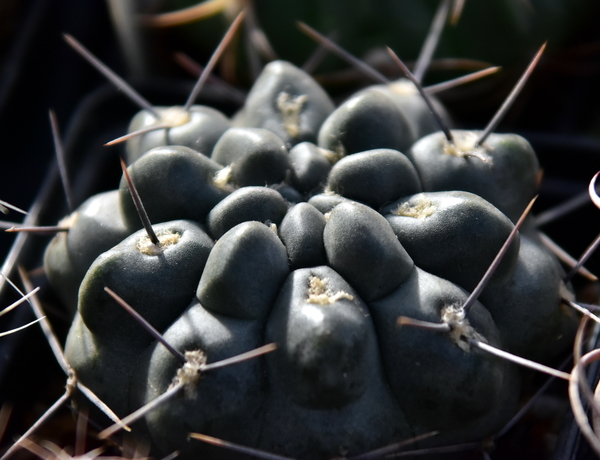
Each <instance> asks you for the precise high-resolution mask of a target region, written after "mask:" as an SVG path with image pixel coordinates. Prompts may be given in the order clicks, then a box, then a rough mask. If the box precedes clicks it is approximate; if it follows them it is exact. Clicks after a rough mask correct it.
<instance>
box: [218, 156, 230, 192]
mask: <svg viewBox="0 0 600 460" xmlns="http://www.w3.org/2000/svg"><path fill="white" fill-rule="evenodd" d="M232 167H233V163H231V164H230V165H229V166H225V167H224V168H223V169H219V170H218V171H217V172H216V173H215V176H214V177H213V184H215V186H216V187H218V188H220V189H221V190H225V191H231V190H233V188H232V187H231V179H232V178H233V172H232Z"/></svg>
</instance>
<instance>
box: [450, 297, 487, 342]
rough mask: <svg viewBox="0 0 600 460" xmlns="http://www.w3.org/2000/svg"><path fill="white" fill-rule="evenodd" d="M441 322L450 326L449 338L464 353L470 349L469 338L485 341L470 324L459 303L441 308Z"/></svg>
mask: <svg viewBox="0 0 600 460" xmlns="http://www.w3.org/2000/svg"><path fill="white" fill-rule="evenodd" d="M442 322H443V323H444V324H447V325H448V326H450V333H449V334H450V338H451V339H452V341H453V342H454V343H455V344H456V345H458V348H460V349H461V350H462V351H464V352H465V353H469V352H470V351H471V345H470V344H469V339H474V340H477V341H479V342H483V343H487V340H486V339H485V337H483V336H482V335H481V334H479V333H478V332H477V331H476V330H475V329H474V328H473V326H471V324H470V323H469V320H468V319H467V318H466V317H465V310H464V309H463V308H462V306H461V305H449V306H447V307H444V308H442Z"/></svg>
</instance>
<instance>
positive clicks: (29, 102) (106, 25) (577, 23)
mask: <svg viewBox="0 0 600 460" xmlns="http://www.w3.org/2000/svg"><path fill="white" fill-rule="evenodd" d="M146 3H148V4H150V3H151V2H146ZM154 3H156V2H154ZM179 3H181V2H179ZM255 3H256V10H257V14H258V19H259V21H260V23H261V24H262V25H263V26H264V28H265V31H266V33H267V36H268V37H269V38H270V39H271V41H272V42H273V47H274V48H275V51H276V52H277V53H278V54H279V55H280V56H281V57H283V58H285V59H289V60H291V61H292V62H294V63H295V64H297V65H301V64H302V62H303V61H304V59H306V58H307V57H308V55H309V54H310V53H311V51H312V50H313V49H314V47H315V45H314V43H313V42H311V41H310V40H309V39H308V38H306V37H305V36H303V35H302V34H301V33H300V32H299V31H298V30H297V29H296V28H295V26H294V23H293V19H297V18H300V19H303V20H304V21H306V22H307V23H309V24H310V25H312V26H313V27H315V28H316V29H318V30H320V31H321V32H323V33H329V32H330V31H333V30H337V31H338V32H339V33H340V35H339V36H340V39H339V41H340V43H341V44H342V45H344V46H345V47H346V48H347V49H348V50H349V51H351V52H353V53H355V54H357V55H359V56H364V55H365V54H366V53H368V52H369V51H372V50H373V48H374V47H376V46H378V45H382V44H389V45H391V46H392V47H393V48H394V49H395V50H396V51H397V52H398V54H399V55H400V56H401V57H403V58H404V59H405V60H407V61H410V60H414V59H415V58H416V55H417V53H418V50H419V48H420V46H421V43H422V41H423V37H424V36H425V34H426V32H427V28H428V25H429V22H430V20H431V17H432V15H433V12H434V11H435V8H436V5H437V2H436V1H434V0H429V1H425V0H423V1H417V0H411V1H405V2H401V1H398V2H394V1H387V2H386V1H383V0H379V1H377V2H365V1H357V0H356V1H350V2H346V3H344V2H340V1H335V0H329V1H321V2H313V1H308V0H307V1H305V2H282V1H274V0H256V2H255ZM175 4H177V2H173V5H175ZM482 5H483V6H482ZM175 6H176V5H175ZM171 7H172V6H171ZM530 7H531V8H530ZM149 8H156V7H155V6H153V5H150V6H149ZM165 8H170V7H165ZM411 8H412V9H411ZM407 11H408V12H407ZM599 17H600V3H598V2H596V1H591V0H573V1H570V2H569V1H566V0H565V1H562V2H561V1H545V0H544V1H542V0H540V1H533V0H532V1H528V0H497V1H489V2H488V1H486V2H481V1H476V0H468V1H467V3H466V6H465V10H464V16H463V18H462V19H461V22H460V23H459V25H458V26H457V27H456V28H454V29H451V30H448V31H447V32H445V33H444V36H443V37H442V42H441V45H440V47H439V50H438V52H437V53H436V56H439V57H457V58H468V59H476V60H480V61H485V62H489V63H490V64H494V65H502V66H503V71H502V72H501V73H500V74H498V75H496V76H494V77H490V78H489V79H487V80H486V81H482V82H479V83H476V84H473V85H469V86H468V87H464V88H461V89H457V90H454V91H450V92H448V93H447V94H444V95H443V96H441V97H442V100H443V101H444V102H445V103H446V105H447V107H448V108H449V110H450V112H451V113H452V115H453V116H454V118H455V120H456V121H457V125H459V126H461V127H465V128H479V129H480V128H482V127H483V126H485V124H486V123H487V121H488V120H489V119H490V118H491V116H492V114H493V113H494V111H495V110H496V108H497V107H498V106H499V105H500V104H501V102H502V100H503V98H504V97H505V96H506V95H507V94H508V92H509V91H510V88H511V86H512V85H513V84H514V83H515V82H516V80H517V79H518V77H519V75H520V73H521V72H522V71H523V69H524V68H525V67H526V65H527V62H528V61H529V60H530V59H531V57H532V56H533V54H534V53H535V51H536V50H537V48H539V46H540V45H541V43H542V42H543V41H544V40H545V39H548V40H549V45H548V49H547V51H546V53H545V55H544V57H543V58H542V61H541V62H540V65H539V66H538V68H537V69H536V71H535V72H534V74H533V76H532V78H531V79H530V81H529V83H528V84H527V86H526V89H525V90H524V92H523V94H522V95H521V97H520V98H519V100H518V101H517V103H516V104H515V106H514V107H513V108H512V109H511V111H510V112H509V113H508V115H507V116H506V118H505V120H504V121H503V123H502V124H501V125H500V127H499V129H498V131H500V132H517V133H520V134H523V135H525V136H526V137H527V138H528V139H529V140H530V141H531V143H532V144H533V146H534V148H535V149H536V152H537V153H538V156H539V158H540V163H541V164H542V167H543V168H544V171H545V179H544V182H543V183H542V187H541V190H540V192H541V197H540V200H539V202H538V203H537V204H536V208H535V210H536V212H538V213H539V212H541V211H543V210H545V209H547V208H549V207H551V206H554V205H556V204H558V203H561V202H563V201H564V200H566V199H568V198H570V197H572V196H574V195H576V194H577V193H581V192H583V191H585V189H586V187H587V184H588V182H589V180H590V179H591V177H592V176H593V175H594V174H595V173H596V172H597V171H598V170H600V106H599V104H600V88H599V85H598V81H599V80H600V26H599V24H598V19H597V18H599ZM225 25H226V24H225V21H224V20H223V18H220V17H219V18H213V19H211V20H210V21H208V22H207V23H206V25H205V26H202V27H201V26H189V27H183V28H179V29H174V30H169V31H159V32H156V31H142V32H141V37H142V39H143V45H142V48H141V51H142V54H143V57H142V58H141V59H140V62H141V66H142V70H141V71H140V69H139V68H138V69H137V70H136V69H135V68H134V66H132V64H131V63H128V62H127V59H126V58H124V55H123V52H122V50H121V47H120V46H119V41H118V39H117V37H116V34H115V30H114V26H113V24H112V22H111V17H110V14H109V12H108V10H107V2H105V1H102V0H85V1H81V0H2V3H1V4H0V142H1V144H0V145H1V151H0V155H1V159H2V163H1V165H0V199H1V200H5V201H8V202H10V203H12V204H14V205H16V206H19V207H21V208H24V209H28V208H29V207H30V206H31V204H32V203H33V202H34V200H35V199H36V196H38V193H39V190H40V187H41V186H42V184H43V183H44V180H45V178H46V177H47V176H48V174H49V171H50V170H51V169H52V164H53V162H54V148H53V143H52V137H51V132H50V125H49V121H48V110H49V109H50V108H52V109H54V110H55V112H56V114H57V118H58V121H59V124H60V126H61V132H62V134H63V136H64V140H65V144H66V147H67V156H68V158H69V170H70V173H71V175H72V177H73V179H72V180H73V182H74V186H75V192H76V193H75V194H76V200H75V201H76V203H75V204H76V205H77V204H78V203H80V202H82V201H83V200H84V199H85V197H87V196H89V195H90V194H91V193H94V192H96V191H99V190H106V189H111V188H115V187H116V185H117V181H118V178H119V176H120V169H119V166H118V163H117V161H116V160H117V157H118V155H119V154H120V153H121V150H120V148H118V147H117V148H104V147H102V144H103V143H104V142H107V141H109V140H111V139H113V138H115V137H118V136H119V135H121V134H123V133H124V130H125V129H126V125H127V121H128V119H129V118H130V117H131V115H132V114H133V113H135V112H136V111H137V107H135V106H134V105H133V104H132V103H130V102H129V101H128V100H126V99H125V98H124V97H123V96H122V95H120V94H119V93H118V91H116V90H114V89H113V87H112V86H111V85H110V84H107V83H106V82H105V80H104V79H103V77H101V76H100V75H99V74H98V73H97V72H96V71H95V70H94V69H93V68H91V66H90V65H89V64H87V63H86V62H84V61H83V59H81V58H80V57H79V56H78V55H77V54H76V53H75V52H74V51H73V50H72V49H71V48H70V47H69V46H68V45H66V43H65V42H64V40H63V39H62V36H61V34H62V33H63V32H68V33H70V34H72V35H73V36H75V37H76V38H77V39H78V40H79V41H81V42H82V43H83V44H84V45H85V46H87V47H88V48H89V49H90V50H91V51H92V52H93V53H95V54H96V55H97V56H98V57H99V58H100V59H101V60H102V61H103V62H105V63H106V64H107V65H108V66H109V67H111V68H112V69H114V70H115V71H116V72H117V73H119V74H120V75H123V76H125V77H128V79H129V80H130V81H131V82H132V83H133V84H134V85H135V86H136V87H137V88H139V89H140V90H141V91H142V92H143V93H144V94H145V95H146V96H147V97H148V98H149V99H150V100H151V102H152V103H154V104H177V103H179V104H181V103H183V101H184V100H185V98H186V95H187V92H188V91H189V89H190V87H191V85H192V84H193V79H192V78H190V77H189V76H188V75H187V74H186V73H185V72H184V71H183V70H181V69H180V68H179V67H178V66H176V65H175V64H174V62H173V60H172V55H171V53H172V52H173V51H176V50H181V51H185V52H187V53H188V54H189V55H190V56H192V57H193V58H194V59H196V60H197V61H198V62H201V63H205V62H206V61H207V60H208V56H209V54H210V52H211V51H212V49H213V48H214V46H215V45H216V43H217V42H218V40H219V39H220V34H221V33H222V32H223V30H224V28H225ZM240 49H242V47H241V46H240ZM244 66H245V61H244V59H243V58H240V61H239V68H238V71H237V73H235V74H234V75H233V80H232V83H233V84H236V85H238V86H239V87H241V88H242V89H244V88H247V87H248V86H249V84H251V80H252V78H251V76H249V74H248V72H247V71H246V70H244V69H245V67H244ZM345 69H347V66H346V65H345V64H344V63H342V62H341V61H339V60H338V59H337V58H335V57H328V58H327V60H326V61H325V62H324V63H323V65H322V66H321V67H320V68H319V70H318V73H319V74H321V75H325V74H327V75H329V79H328V80H324V81H329V84H328V89H329V90H330V91H331V92H332V93H333V94H334V95H335V96H336V97H337V98H338V99H340V100H342V99H343V98H344V96H345V95H347V94H349V92H351V91H352V90H354V89H356V88H358V87H360V86H361V85H366V84H369V83H370V82H368V81H367V80H365V79H364V78H362V77H360V76H359V77H358V78H356V79H355V78H351V79H350V80H344V81H343V82H340V80H336V81H337V82H332V79H331V76H332V75H338V74H337V73H335V72H338V71H342V70H345ZM382 69H383V70H389V68H387V67H385V66H384V67H383V68H382ZM391 72H392V73H394V72H395V70H393V69H392V70H391ZM464 72H465V71H464V70H461V71H435V70H432V71H431V72H429V73H428V76H427V79H426V83H434V82H437V81H440V80H443V79H444V78H447V77H450V76H455V75H457V74H462V73H464ZM392 76H393V75H392V74H390V77H392ZM213 94H214V93H211V92H210V91H207V92H205V93H204V95H203V96H201V101H204V102H209V103H211V104H214V105H216V106H218V107H219V108H221V109H222V110H224V111H225V112H226V113H228V114H232V113H233V112H234V111H235V108H236V104H235V102H233V101H231V100H215V98H214V96H213ZM211 99H212V100H211ZM44 194H45V196H46V198H47V199H48V203H47V205H45V206H44V209H43V212H42V213H41V220H40V222H41V223H42V224H46V225H51V224H55V223H56V222H57V221H58V219H59V218H60V217H62V216H63V215H65V214H66V213H67V207H66V203H65V200H64V194H63V192H62V190H61V189H60V186H59V185H55V186H53V187H50V188H49V189H48V191H46V192H44ZM599 216H600V210H598V209H595V208H594V207H593V206H592V205H591V204H588V205H585V206H584V207H582V208H581V209H580V210H578V211H576V212H574V213H572V214H571V215H569V216H568V217H565V218H563V219H561V220H560V221H558V222H555V223H552V224H549V225H548V226H546V227H545V228H544V230H545V231H546V232H547V233H548V234H549V235H550V236H551V237H552V238H554V239H555V240H556V241H557V242H559V243H560V244H561V245H563V246H564V247H565V248H566V249H567V250H568V251H569V252H570V253H572V254H573V255H574V256H578V255H579V254H580V253H581V252H582V251H583V250H584V248H585V247H586V246H587V245H588V244H589V243H590V242H591V241H592V240H593V238H594V237H595V236H596V234H597V233H598V232H599V231H600V218H599ZM0 217H2V216H0ZM6 219H7V220H17V221H18V220H20V219H21V217H20V216H19V215H18V214H15V213H10V214H9V215H8V216H6ZM14 240H15V236H14V235H11V234H6V233H4V232H1V233H0V258H1V259H4V257H5V256H6V255H7V253H8V251H9V248H10V246H11V245H12V244H13V241H14ZM47 241H48V237H38V236H34V237H30V238H29V242H28V244H27V248H26V250H25V251H24V253H23V256H22V258H21V259H20V263H22V264H23V265H25V267H26V268H27V269H28V270H34V269H36V267H39V266H40V265H41V260H42V259H41V255H42V253H43V248H44V245H45V244H46V242H47ZM599 265H600V261H599V260H598V257H595V258H592V260H591V261H590V263H589V264H588V266H589V268H591V269H592V271H596V272H600V266H599ZM15 277H16V276H15ZM36 281H38V284H41V285H43V283H44V281H43V277H42V278H39V279H36ZM577 288H578V289H580V290H582V289H584V288H589V286H585V285H584V283H582V282H580V281H579V282H578V283H577ZM4 297H6V302H7V301H8V299H10V298H11V296H10V295H5V296H4ZM46 298H47V301H48V305H49V306H50V313H49V315H50V316H51V320H52V321H53V324H55V325H56V326H55V327H56V328H57V330H58V331H59V334H61V335H64V333H65V331H66V330H67V328H68V322H67V321H66V320H65V319H64V315H63V314H62V312H61V311H60V306H59V305H58V304H57V303H56V301H55V299H54V298H53V296H52V294H51V293H47V294H46ZM3 305H4V304H3ZM52 308H55V309H56V310H52ZM22 310H23V313H20V314H17V315H14V316H12V317H11V318H9V319H7V320H3V321H0V330H4V329H7V328H9V327H14V326H16V325H20V324H23V323H24V322H26V321H27V320H29V312H28V310H27V309H26V308H24V309H22ZM57 369H58V367H57V366H56V364H55V363H54V361H53V357H52V356H51V355H50V353H49V351H48V347H47V345H46V344H45V342H44V340H43V338H42V337H41V334H40V333H39V331H38V330H37V329H36V330H33V329H32V331H31V332H27V333H23V334H18V335H15V336H11V337H8V338H0V404H1V403H2V402H3V401H12V402H13V404H14V405H15V409H14V413H13V416H12V419H11V422H10V424H9V427H8V432H7V433H6V434H5V436H4V443H2V444H0V445H7V443H10V439H11V437H12V436H13V435H14V434H15V433H22V432H23V431H24V429H26V428H27V427H28V426H29V425H30V424H31V423H32V422H33V420H35V418H36V417H37V416H39V415H40V414H41V413H42V412H43V411H44V410H45V408H46V407H47V406H48V405H49V404H50V403H51V402H52V401H53V400H55V399H56V398H57V397H58V396H60V394H61V393H62V391H63V389H62V386H63V385H64V378H63V377H62V376H61V374H60V371H57ZM563 390H564V388H562V387H558V389H557V391H558V392H560V391H563ZM58 417H59V418H60V417H62V418H63V419H64V420H65V423H66V421H67V420H70V419H71V417H70V415H69V414H63V415H59V416H58ZM57 426H58V424H56V423H54V424H52V425H51V427H52V428H47V432H46V433H45V435H47V436H49V437H51V436H58V437H59V439H61V440H63V441H64V442H65V443H66V444H68V443H72V442H73V439H72V436H71V435H72V429H71V428H63V429H60V428H56V427H57ZM48 431H50V432H51V433H48ZM55 431H58V434H57V433H54V432H55ZM563 438H564V435H563ZM534 445H535V443H534ZM537 447H539V445H538V446H537ZM527 449H528V448H527V447H526V446H525V445H524V444H523V443H521V445H520V451H518V449H517V452H516V453H515V451H514V450H513V451H512V452H511V453H508V454H504V453H502V450H500V451H499V453H498V455H506V456H509V455H510V456H511V457H512V458H550V455H551V452H552V450H553V447H552V446H551V447H549V448H547V449H546V448H542V449H537V451H538V452H537V453H535V454H534V453H533V451H528V450H527ZM565 449H567V450H569V449H571V450H572V448H570V447H568V446H567V447H566V448H565ZM534 450H535V449H534ZM521 454H522V456H521ZM582 455H583V454H582ZM498 458H499V457H498ZM582 458H583V457H582Z"/></svg>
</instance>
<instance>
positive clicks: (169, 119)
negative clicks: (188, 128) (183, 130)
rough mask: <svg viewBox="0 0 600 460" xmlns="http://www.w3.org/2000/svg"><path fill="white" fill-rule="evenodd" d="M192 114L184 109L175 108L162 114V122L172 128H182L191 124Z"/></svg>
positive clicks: (163, 111) (170, 108) (165, 110)
mask: <svg viewBox="0 0 600 460" xmlns="http://www.w3.org/2000/svg"><path fill="white" fill-rule="evenodd" d="M190 119H191V117H190V112H188V111H187V110H183V107H179V106H175V107H169V108H168V109H164V110H162V111H161V113H160V121H161V122H163V123H165V124H166V125H169V126H170V127H171V128H175V127H176V126H182V125H185V124H186V123H189V121H190Z"/></svg>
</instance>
